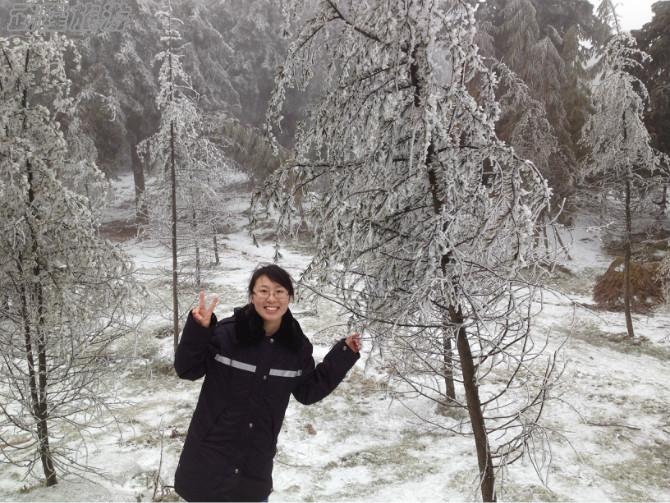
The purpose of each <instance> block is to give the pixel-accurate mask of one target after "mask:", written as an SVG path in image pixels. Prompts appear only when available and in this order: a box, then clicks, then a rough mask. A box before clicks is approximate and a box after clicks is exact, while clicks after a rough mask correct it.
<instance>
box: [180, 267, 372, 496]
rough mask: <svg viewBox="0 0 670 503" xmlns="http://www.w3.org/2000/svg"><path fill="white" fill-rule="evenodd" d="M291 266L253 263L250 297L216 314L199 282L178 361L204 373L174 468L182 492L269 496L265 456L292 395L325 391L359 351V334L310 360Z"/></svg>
mask: <svg viewBox="0 0 670 503" xmlns="http://www.w3.org/2000/svg"><path fill="white" fill-rule="evenodd" d="M293 295H294V290H293V282H292V281H291V277H290V275H289V274H288V273H287V272H286V271H285V270H284V269H282V268H281V267H279V266H277V265H266V266H263V267H260V268H258V269H256V270H255V271H254V273H253V275H252V277H251V280H250V281H249V301H250V302H249V304H247V305H246V306H244V307H241V308H236V309H235V310H234V314H233V316H231V317H229V318H225V319H223V320H221V321H219V322H217V320H216V316H215V315H214V314H213V311H214V308H215V307H216V304H217V302H218V299H217V298H216V297H215V298H214V299H213V300H212V301H211V303H210V304H209V306H206V304H205V294H204V292H200V299H199V303H198V306H197V307H195V308H194V309H193V310H192V311H191V313H190V314H189V317H188V320H187V321H186V326H185V327H184V332H183V333H182V337H181V340H180V341H179V346H178V348H177V354H176V356H175V369H176V370H177V374H178V375H179V377H181V378H183V379H191V380H195V379H199V378H201V377H203V376H204V377H205V381H204V383H203V385H202V389H201V390H200V397H199V398H198V404H197V406H196V409H195V412H194V414H193V418H192V419H191V425H190V426H189V429H188V434H187V436H186V441H185V443H184V448H183V451H182V454H181V457H180V459H179V464H178V466H177V472H176V473H175V490H176V491H177V493H179V495H180V496H182V497H183V498H184V499H185V500H187V501H267V498H268V495H269V494H270V492H271V491H272V462H273V458H274V455H275V453H276V445H277V437H278V435H279V431H280V429H281V425H282V422H283V420H284V414H285V412H286V407H287V406H288V402H289V399H290V396H291V395H293V396H294V397H295V399H296V400H298V401H299V402H300V403H303V404H305V405H309V404H312V403H315V402H318V401H319V400H321V399H322V398H324V397H326V396H327V395H328V394H330V393H331V392H332V391H333V390H334V389H335V388H336V387H337V386H338V384H339V383H340V382H341V381H342V379H344V377H345V375H346V374H347V372H348V371H349V369H351V367H353V365H354V364H355V363H356V361H357V360H358V358H359V357H360V355H359V351H360V349H361V342H360V335H359V334H352V335H350V336H349V337H347V338H346V339H341V340H339V341H338V342H336V343H335V345H334V346H333V347H332V349H331V350H330V352H329V353H328V354H327V355H326V357H325V358H324V360H323V362H321V363H320V364H319V365H316V366H315V364H314V359H313V358H312V344H311V343H310V342H309V340H308V339H307V337H306V336H305V335H304V334H303V332H302V330H301V328H300V325H299V324H298V322H297V321H296V319H295V318H293V315H292V314H291V311H290V310H289V302H290V301H292V300H293Z"/></svg>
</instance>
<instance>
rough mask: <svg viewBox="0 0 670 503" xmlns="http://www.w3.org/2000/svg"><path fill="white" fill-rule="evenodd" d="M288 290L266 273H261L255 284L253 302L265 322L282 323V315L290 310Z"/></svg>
mask: <svg viewBox="0 0 670 503" xmlns="http://www.w3.org/2000/svg"><path fill="white" fill-rule="evenodd" d="M288 302H289V295H288V290H286V288H284V287H283V286H281V285H280V284H279V283H275V282H274V281H272V280H271V279H270V278H268V277H267V276H265V275H261V276H259V277H258V279H257V280H256V283H255V284H254V288H253V293H252V295H251V303H252V304H253V305H254V307H255V308H256V312H257V313H258V315H259V316H260V317H261V318H262V319H263V321H264V322H266V323H270V324H273V325H274V324H278V323H281V319H282V316H284V313H286V311H287V310H288Z"/></svg>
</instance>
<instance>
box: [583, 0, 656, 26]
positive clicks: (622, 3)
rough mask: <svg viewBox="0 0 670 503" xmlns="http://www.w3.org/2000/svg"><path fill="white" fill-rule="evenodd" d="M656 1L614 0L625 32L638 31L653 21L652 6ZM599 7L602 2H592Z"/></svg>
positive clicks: (596, 0) (597, 0)
mask: <svg viewBox="0 0 670 503" xmlns="http://www.w3.org/2000/svg"><path fill="white" fill-rule="evenodd" d="M654 2H656V0H614V6H615V8H616V11H617V14H619V18H620V19H621V26H622V28H623V29H624V30H636V29H638V28H641V27H642V25H643V24H644V23H646V22H647V21H650V20H651V4H653V3H654ZM591 3H592V4H593V5H595V6H597V5H598V4H599V3H600V0H591Z"/></svg>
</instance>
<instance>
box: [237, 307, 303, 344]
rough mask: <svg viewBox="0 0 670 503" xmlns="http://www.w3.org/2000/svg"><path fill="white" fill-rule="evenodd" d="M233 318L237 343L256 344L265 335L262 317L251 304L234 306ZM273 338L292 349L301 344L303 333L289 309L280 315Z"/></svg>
mask: <svg viewBox="0 0 670 503" xmlns="http://www.w3.org/2000/svg"><path fill="white" fill-rule="evenodd" d="M233 319H234V320H235V334H236V337H237V342H238V343H239V344H241V345H253V344H257V343H258V342H260V341H261V340H263V337H265V330H264V329H263V318H261V317H260V315H259V314H258V313H257V312H256V309H255V308H254V305H253V304H247V305H246V306H244V307H236V308H235V309H234V310H233ZM273 338H274V339H275V340H276V341H277V342H279V343H280V344H283V345H284V346H286V347H287V348H289V349H291V350H293V351H297V350H298V349H300V347H301V346H302V344H303V341H304V339H305V335H304V334H303V332H302V329H301V328H300V324H299V323H298V322H297V321H296V319H295V318H294V317H293V314H291V310H290V309H289V310H287V311H286V313H285V314H284V316H282V319H281V325H280V326H279V330H278V331H277V333H276V334H274V335H273Z"/></svg>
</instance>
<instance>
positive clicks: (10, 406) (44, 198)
mask: <svg viewBox="0 0 670 503" xmlns="http://www.w3.org/2000/svg"><path fill="white" fill-rule="evenodd" d="M70 50H72V51H73V52H75V56H76V51H74V47H73V44H72V43H71V42H70V41H69V40H68V39H67V38H65V37H64V36H61V35H55V34H52V35H50V36H45V35H42V34H40V33H36V32H31V33H28V34H27V35H25V36H24V37H22V38H18V37H16V38H12V39H5V38H0V51H1V54H0V55H1V57H2V61H1V62H0V109H1V110H0V159H1V162H2V169H1V170H0V201H1V202H2V203H1V204H0V221H1V222H2V231H1V232H0V284H2V289H3V295H4V296H5V301H4V302H3V303H2V305H1V306H0V358H1V360H0V431H1V432H2V435H3V438H0V457H1V459H2V460H3V461H9V462H12V463H16V464H19V465H21V466H24V467H25V468H26V469H27V470H28V471H29V472H33V471H34V470H35V467H36V465H39V464H41V467H42V470H43V472H44V477H45V481H46V485H47V486H51V485H54V484H56V483H57V480H58V474H59V473H60V474H63V473H66V472H68V471H81V470H87V467H85V466H83V464H82V463H81V462H80V460H78V459H77V457H76V455H75V454H74V453H73V452H71V451H70V449H69V448H68V446H67V444H66V443H65V442H64V441H63V439H64V437H66V436H67V435H68V434H70V433H71V432H72V430H73V429H75V430H76V431H78V432H79V433H80V434H82V438H83V433H84V432H85V431H86V429H87V428H89V427H91V426H93V425H96V424H97V425H99V424H100V423H101V422H102V423H104V422H106V421H108V419H109V418H103V417H101V415H100V413H101V412H103V411H104V412H108V410H109V399H108V395H107V394H106V393H105V388H104V385H105V377H107V375H108V374H109V373H110V371H111V370H112V368H111V367H110V366H109V365H108V364H107V363H106V361H105V360H106V358H107V356H108V354H109V351H110V345H111V344H112V343H113V342H114V341H115V340H116V339H118V338H119V337H120V336H121V335H123V334H124V333H125V332H124V329H125V328H126V327H125V326H124V320H125V316H124V313H125V310H126V307H127V306H126V305H127V303H128V300H129V298H130V292H131V290H132V287H133V284H132V281H131V277H130V275H131V272H132V271H131V265H130V262H129V260H128V259H127V257H126V256H125V254H124V253H122V251H121V250H119V249H118V248H117V247H115V246H113V245H112V244H111V243H109V242H107V241H106V240H104V239H102V238H101V237H100V235H99V233H98V225H99V222H98V220H97V212H96V207H95V203H93V204H92V203H91V201H90V200H88V199H87V198H86V197H84V196H83V195H82V193H84V192H85V187H86V186H88V187H91V188H92V189H93V192H95V191H97V190H99V189H100V187H101V184H100V181H101V179H102V174H101V173H100V171H98V169H97V168H96V166H95V164H93V163H92V162H90V160H88V158H87V157H88V156H87V155H78V154H77V153H79V154H81V153H82V152H81V150H78V149H77V148H76V146H75V145H73V144H70V145H68V143H67V141H66V136H65V134H64V132H63V130H62V126H61V123H62V121H63V120H64V119H66V118H68V117H70V116H71V115H72V114H74V110H73V107H74V105H75V104H76V100H75V99H74V98H73V97H72V96H71V94H70V81H69V79H68V78H67V76H66V74H65V65H64V58H65V54H66V53H67V52H68V51H70ZM5 435H7V436H6V437H5Z"/></svg>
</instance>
